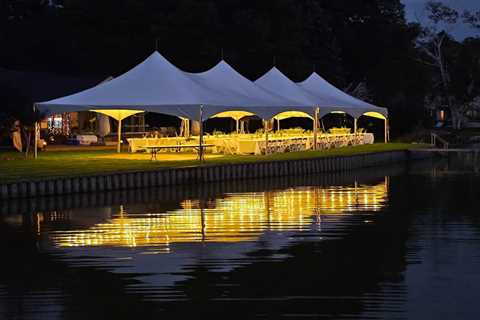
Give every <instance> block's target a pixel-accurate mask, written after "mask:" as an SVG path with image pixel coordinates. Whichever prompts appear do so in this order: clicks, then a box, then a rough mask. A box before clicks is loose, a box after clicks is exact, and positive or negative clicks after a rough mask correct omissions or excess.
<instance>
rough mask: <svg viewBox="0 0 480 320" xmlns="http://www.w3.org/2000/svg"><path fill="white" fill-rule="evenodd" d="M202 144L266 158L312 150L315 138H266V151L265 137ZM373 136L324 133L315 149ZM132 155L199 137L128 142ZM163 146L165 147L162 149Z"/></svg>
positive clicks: (220, 138) (210, 138)
mask: <svg viewBox="0 0 480 320" xmlns="http://www.w3.org/2000/svg"><path fill="white" fill-rule="evenodd" d="M203 142H204V144H206V145H209V146H210V150H212V152H214V153H224V154H244V155H246V154H255V155H260V154H265V153H282V152H295V151H304V150H310V149H313V146H314V138H313V135H312V134H303V135H302V134H298V135H276V134H272V135H269V138H268V148H267V143H266V141H265V136H264V135H260V134H249V135H226V134H225V135H206V136H205V137H204V141H203ZM373 142H374V137H373V134H372V133H353V134H352V133H350V134H331V133H324V134H319V135H318V136H317V148H316V149H318V150H322V149H331V148H339V147H344V146H350V145H363V144H372V143H373ZM128 143H129V146H130V151H131V152H137V151H146V150H151V149H152V148H156V147H157V149H158V150H171V149H173V147H174V146H178V147H179V149H184V148H182V146H184V145H191V144H198V143H199V137H192V138H190V139H188V140H187V139H185V138H183V137H165V138H132V139H128ZM162 146H165V148H163V147H162Z"/></svg>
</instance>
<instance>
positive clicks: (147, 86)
mask: <svg viewBox="0 0 480 320" xmlns="http://www.w3.org/2000/svg"><path fill="white" fill-rule="evenodd" d="M224 101H225V97H224V96H222V95H221V94H220V93H218V92H215V91H212V92H209V91H208V90H206V89H205V88H203V87H201V86H199V85H198V84H197V83H195V82H194V81H192V80H191V79H190V78H189V77H188V76H186V75H185V74H184V73H183V72H182V71H181V70H179V69H178V68H176V67H175V66H174V65H172V64H171V63H170V62H168V61H167V60H166V59H165V58H164V57H163V56H161V55H160V54H159V53H158V52H154V53H153V54H152V55H150V56H149V57H148V58H147V59H146V60H145V61H143V62H142V63H140V64H139V65H137V66H136V67H134V68H133V69H131V70H130V71H128V72H126V73H124V74H123V75H121V76H119V77H117V78H115V79H113V80H111V81H108V82H104V83H101V84H99V85H98V86H95V87H93V88H90V89H87V90H85V91H81V92H79V93H76V94H73V95H70V96H66V97H62V98H58V99H54V100H50V101H47V102H41V103H38V104H37V108H38V109H39V110H40V111H45V112H49V113H54V112H69V111H83V110H91V109H97V110H100V109H130V110H135V109H139V110H144V111H152V112H161V113H165V114H169V115H173V116H182V117H185V118H190V119H197V118H198V115H199V108H198V107H199V105H201V104H203V105H206V106H207V105H208V106H212V108H213V109H214V108H215V106H217V105H222V102H224Z"/></svg>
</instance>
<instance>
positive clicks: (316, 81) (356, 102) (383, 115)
mask: <svg viewBox="0 0 480 320" xmlns="http://www.w3.org/2000/svg"><path fill="white" fill-rule="evenodd" d="M297 84H298V85H299V86H300V87H301V88H302V89H304V90H305V91H307V92H308V93H310V94H312V95H314V96H316V97H319V98H322V99H333V100H336V101H341V103H342V104H340V105H338V107H340V108H339V110H338V111H342V112H346V113H348V114H350V115H351V116H352V117H353V118H354V119H355V127H356V122H357V119H358V118H359V117H361V116H362V115H365V116H369V117H374V118H378V119H382V120H384V121H385V142H387V141H388V110H387V109H386V108H381V107H377V106H374V105H372V104H370V103H367V102H365V101H362V100H360V99H358V98H355V97H352V96H351V95H349V94H347V93H345V92H343V91H342V90H340V89H338V88H337V87H335V86H334V85H332V84H331V83H329V82H328V81H326V80H325V79H323V78H322V77H321V76H319V75H318V74H317V73H316V72H313V73H312V74H311V75H310V76H309V77H308V78H307V79H305V80H304V81H302V82H298V83H297Z"/></svg>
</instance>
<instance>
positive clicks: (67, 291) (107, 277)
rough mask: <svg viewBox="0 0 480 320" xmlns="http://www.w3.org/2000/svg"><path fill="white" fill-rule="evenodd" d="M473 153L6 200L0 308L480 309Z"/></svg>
mask: <svg viewBox="0 0 480 320" xmlns="http://www.w3.org/2000/svg"><path fill="white" fill-rule="evenodd" d="M479 165H480V163H479V161H478V159H477V158H475V157H474V156H471V155H463V156H452V157H450V159H445V160H441V161H433V162H430V161H428V162H419V163H416V164H412V165H410V166H401V167H390V168H376V169H374V170H367V171H357V172H353V173H350V174H348V175H321V176H310V177H294V178H292V177H290V178H282V179H277V180H269V181H254V180H252V181H243V182H238V183H235V184H210V185H201V186H189V187H184V188H170V189H151V190H136V191H130V192H118V193H105V194H94V195H77V196H71V197H62V198H45V199H37V200H36V201H27V200H21V201H13V202H3V203H1V204H0V252H1V257H2V259H1V264H2V272H1V273H0V319H152V318H156V319H186V318H187V317H194V318H195V319H211V318H227V319H228V318H229V317H230V318H242V319H256V318H259V319H322V318H334V319H384V318H387V319H407V318H408V319H478V318H479V317H480V308H479V307H478V306H477V305H476V303H477V301H478V298H477V293H478V292H480V210H479V208H480V188H479V186H480V173H479Z"/></svg>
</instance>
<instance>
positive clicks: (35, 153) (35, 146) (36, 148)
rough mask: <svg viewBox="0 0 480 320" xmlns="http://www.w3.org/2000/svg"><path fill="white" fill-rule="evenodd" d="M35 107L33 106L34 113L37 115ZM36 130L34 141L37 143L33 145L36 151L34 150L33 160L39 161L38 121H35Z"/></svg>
mask: <svg viewBox="0 0 480 320" xmlns="http://www.w3.org/2000/svg"><path fill="white" fill-rule="evenodd" d="M35 109H36V107H35V105H33V113H35ZM34 128H35V129H34V130H35V134H34V139H35V142H34V143H33V145H34V149H33V158H34V159H37V158H38V138H39V137H38V121H37V120H35V126H34Z"/></svg>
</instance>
